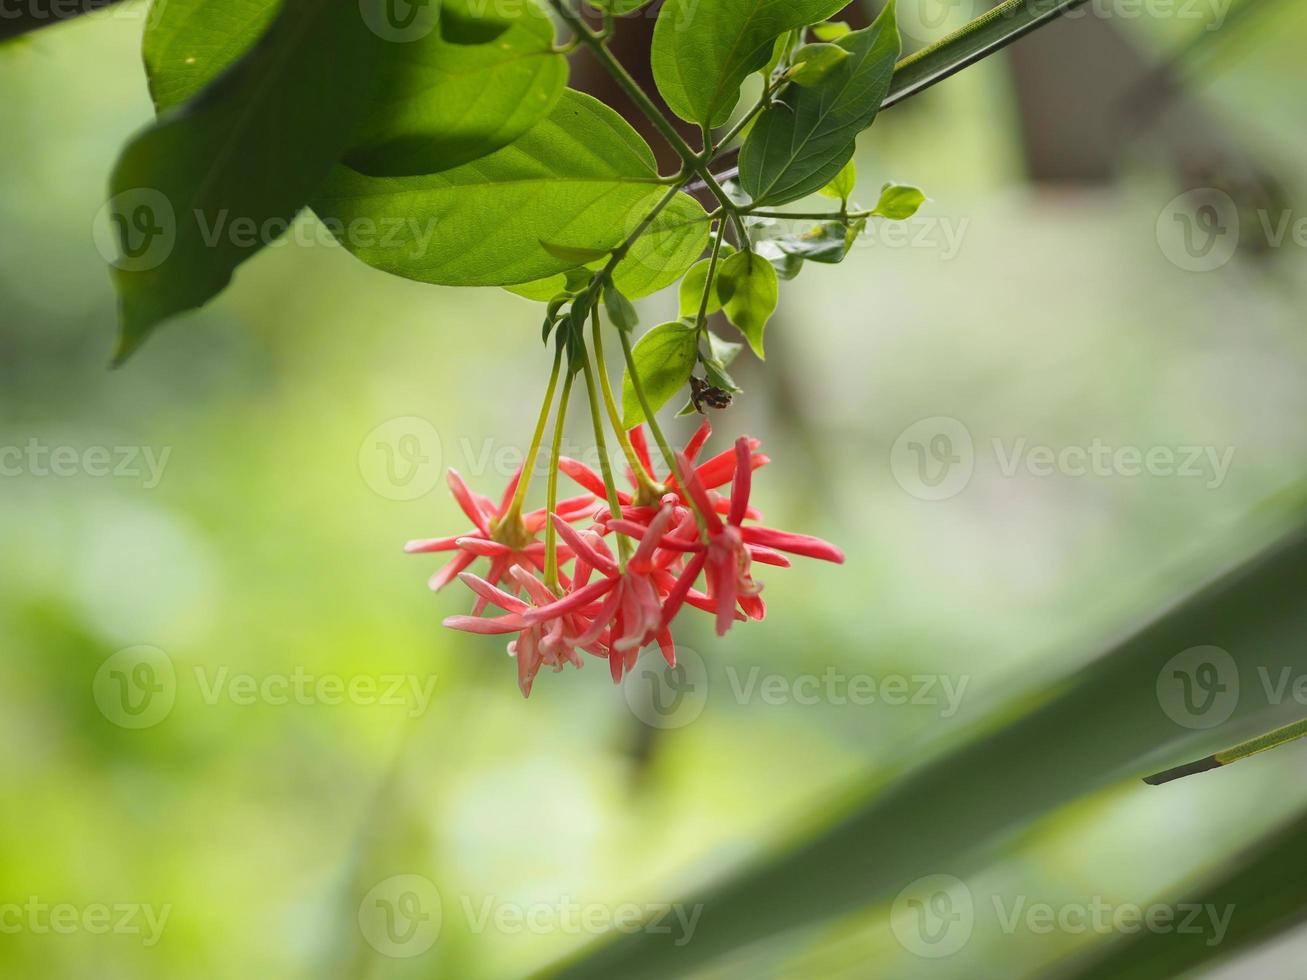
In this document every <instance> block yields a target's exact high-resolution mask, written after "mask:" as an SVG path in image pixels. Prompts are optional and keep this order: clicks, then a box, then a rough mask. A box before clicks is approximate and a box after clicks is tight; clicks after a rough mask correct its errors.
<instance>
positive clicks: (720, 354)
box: [708, 331, 744, 367]
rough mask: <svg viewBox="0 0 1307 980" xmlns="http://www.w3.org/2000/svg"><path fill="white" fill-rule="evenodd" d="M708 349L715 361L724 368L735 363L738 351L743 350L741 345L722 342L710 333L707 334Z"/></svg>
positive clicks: (732, 342) (731, 341) (733, 342)
mask: <svg viewBox="0 0 1307 980" xmlns="http://www.w3.org/2000/svg"><path fill="white" fill-rule="evenodd" d="M708 349H709V350H711V351H712V356H713V359H714V360H715V361H717V362H718V363H719V364H721V365H722V367H725V366H726V365H728V364H731V363H733V362H734V361H735V359H736V358H737V357H739V356H740V351H742V350H744V345H743V344H737V343H736V342H735V341H733V340H723V339H722V338H721V337H718V336H717V335H716V334H715V333H712V332H711V331H709V332H708Z"/></svg>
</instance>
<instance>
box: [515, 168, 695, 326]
mask: <svg viewBox="0 0 1307 980" xmlns="http://www.w3.org/2000/svg"><path fill="white" fill-rule="evenodd" d="M709 224H710V222H709V220H708V212H706V211H705V210H704V209H703V205H701V204H700V203H699V202H698V201H696V200H695V199H694V198H692V197H690V196H689V195H688V194H680V195H677V197H676V198H675V199H673V201H672V203H671V204H669V205H667V207H665V208H664V209H663V210H662V213H661V214H659V215H658V217H657V218H655V219H654V223H653V225H652V226H650V228H649V230H648V231H646V232H645V233H644V234H643V235H641V236H640V237H639V238H638V239H637V240H636V242H635V244H634V245H632V246H631V250H630V251H629V252H627V254H626V258H624V259H622V261H621V262H619V263H618V264H617V268H616V269H615V270H614V271H613V281H614V282H615V283H616V284H617V288H618V289H620V290H621V291H622V293H623V294H624V295H626V296H629V297H630V298H631V299H642V298H644V297H645V296H651V295H653V294H654V293H656V292H658V291H659V290H660V289H665V288H666V287H668V286H670V285H671V284H672V283H674V282H676V281H677V280H679V279H680V278H681V276H683V275H685V273H686V271H687V270H688V269H689V268H690V266H692V265H694V262H695V260H696V259H697V258H699V256H700V255H702V254H703V250H704V248H706V247H707V245H708V226H709ZM632 230H634V229H632ZM606 262H607V260H606V259H601V260H599V261H598V262H591V263H587V265H588V266H589V268H591V269H592V270H598V269H599V268H600V267H602V266H603V265H605V264H606ZM566 281H567V277H566V275H565V274H563V273H559V274H558V275H554V276H548V277H546V278H544V279H537V280H535V281H534V282H528V283H519V284H517V285H512V286H508V287H507V288H508V290H509V291H510V292H513V293H516V294H517V295H518V296H524V297H526V298H527V299H533V300H537V301H539V302H542V303H547V302H549V301H550V300H551V299H553V298H554V297H555V296H557V295H558V294H559V293H561V292H562V291H563V289H564V287H565V286H566Z"/></svg>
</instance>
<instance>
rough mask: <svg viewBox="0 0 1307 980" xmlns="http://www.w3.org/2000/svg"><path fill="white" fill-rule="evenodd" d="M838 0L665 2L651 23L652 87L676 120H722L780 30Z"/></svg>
mask: <svg viewBox="0 0 1307 980" xmlns="http://www.w3.org/2000/svg"><path fill="white" fill-rule="evenodd" d="M845 5H846V4H845V3H844V2H843V0H716V2H714V3H711V4H709V3H703V2H702V0H668V2H667V4H666V5H665V6H664V7H663V9H662V10H661V11H660V12H659V14H658V23H657V24H656V25H655V27H654V38H653V51H652V59H653V73H654V81H655V82H656V83H657V85H658V91H659V92H660V93H662V96H663V98H664V99H665V100H666V101H667V104H668V105H669V106H670V107H671V109H672V111H673V112H675V113H676V114H677V115H678V116H680V117H681V118H682V119H685V120H688V121H689V122H693V123H698V124H700V125H707V126H713V127H717V126H722V125H725V124H726V122H727V121H728V120H729V119H730V116H731V111H732V110H733V109H734V108H735V104H736V103H737V102H739V101H740V86H741V85H742V84H744V80H745V79H746V78H748V77H749V76H750V75H751V74H753V73H754V72H755V71H758V70H760V69H761V68H762V67H763V66H764V65H766V64H767V59H768V58H770V57H771V54H772V50H773V45H774V43H775V41H776V39H777V38H778V37H780V36H781V35H782V34H784V33H785V32H786V31H791V30H794V29H795V28H799V27H804V26H806V25H808V24H812V23H816V22H817V21H819V20H823V19H825V18H826V17H829V16H831V15H832V14H834V13H835V12H836V11H838V10H841V9H842V8H843V7H844V6H845Z"/></svg>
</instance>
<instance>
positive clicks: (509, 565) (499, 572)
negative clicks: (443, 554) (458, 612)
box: [404, 467, 594, 613]
mask: <svg viewBox="0 0 1307 980" xmlns="http://www.w3.org/2000/svg"><path fill="white" fill-rule="evenodd" d="M521 478H522V468H521V467H518V470H517V472H516V473H514V474H513V478H512V479H511V480H509V481H508V487H507V488H506V489H505V490H504V495H503V497H502V498H501V500H500V502H499V505H498V506H496V505H495V503H494V501H492V500H491V499H490V498H489V497H483V496H482V495H481V494H478V493H474V492H473V491H472V490H471V489H470V488H469V487H468V485H467V483H465V482H464V480H463V477H462V476H460V475H459V473H458V471H457V470H454V469H451V470H450V471H449V488H450V490H451V491H453V494H454V499H455V500H457V501H458V503H459V506H460V507H462V508H463V513H465V514H467V516H468V517H469V518H470V519H471V521H472V524H473V525H474V526H473V528H472V530H470V531H465V532H464V533H462V534H454V535H451V536H449V537H446V538H430V539H427V540H422V541H410V542H409V543H408V544H407V545H405V546H404V550H405V551H406V552H407V553H408V554H411V555H417V554H430V553H433V552H439V551H457V552H458V554H457V555H456V556H455V557H454V559H453V560H452V561H450V562H449V563H448V564H447V565H445V566H444V567H443V568H441V569H440V570H439V571H438V572H436V574H435V575H433V576H431V581H430V582H429V583H428V584H429V585H430V587H431V590H432V591H433V592H439V591H440V590H441V589H443V588H444V587H445V586H446V585H448V584H449V583H450V582H452V581H453V580H454V579H455V578H457V577H458V575H459V574H460V573H461V572H462V571H463V570H464V569H466V568H467V567H468V566H469V565H471V564H472V563H473V562H474V561H476V560H477V559H478V558H489V559H490V570H489V572H488V573H487V574H486V581H488V582H489V583H490V584H491V585H498V584H499V583H500V582H501V581H503V580H504V578H505V576H506V575H508V573H509V571H510V570H511V569H513V568H524V569H526V570H527V571H534V570H537V569H539V570H542V571H543V570H544V561H545V545H544V542H542V541H537V540H536V535H538V534H539V532H540V529H541V528H543V527H544V526H545V521H546V519H547V517H548V515H547V513H546V511H545V509H544V508H541V509H539V510H533V511H531V512H530V513H528V514H524V515H522V517H521V519H520V520H518V521H506V520H505V519H504V518H505V517H506V516H507V515H508V512H509V509H510V508H511V506H512V503H513V497H514V495H515V494H516V493H517V486H518V481H519V480H521ZM593 509H594V500H593V499H592V498H591V497H590V496H588V495H587V496H584V497H573V498H571V499H569V500H563V501H560V502H559V504H558V512H559V513H560V514H562V515H563V516H564V517H565V519H567V520H577V519H578V518H580V517H584V516H586V515H587V514H589V513H590V512H591V511H592V510H593ZM566 557H567V556H565V555H562V554H560V555H559V560H560V561H562V560H564V559H565V558H566ZM514 588H515V589H516V586H515V587H514ZM485 604H486V600H485V599H484V598H482V599H480V600H478V603H477V609H476V611H477V612H478V613H479V612H481V611H482V610H483V609H484V608H485Z"/></svg>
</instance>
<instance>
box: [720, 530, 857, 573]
mask: <svg viewBox="0 0 1307 980" xmlns="http://www.w3.org/2000/svg"><path fill="white" fill-rule="evenodd" d="M740 531H741V533H742V534H743V535H744V540H745V541H747V542H748V543H749V544H761V545H765V546H767V547H769V548H775V549H776V550H778V551H788V552H789V553H790V554H792V555H802V556H803V557H805V558H818V559H820V560H822V561H830V562H834V563H835V564H837V565H842V564H844V552H842V551H840V549H839V548H837V547H835V545H833V544H831V543H830V542H829V541H823V540H822V539H821V538H814V537H812V536H810V535H807V534H791V533H790V532H789V531H777V530H775V529H773V528H770V527H753V526H750V527H742V528H740Z"/></svg>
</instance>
